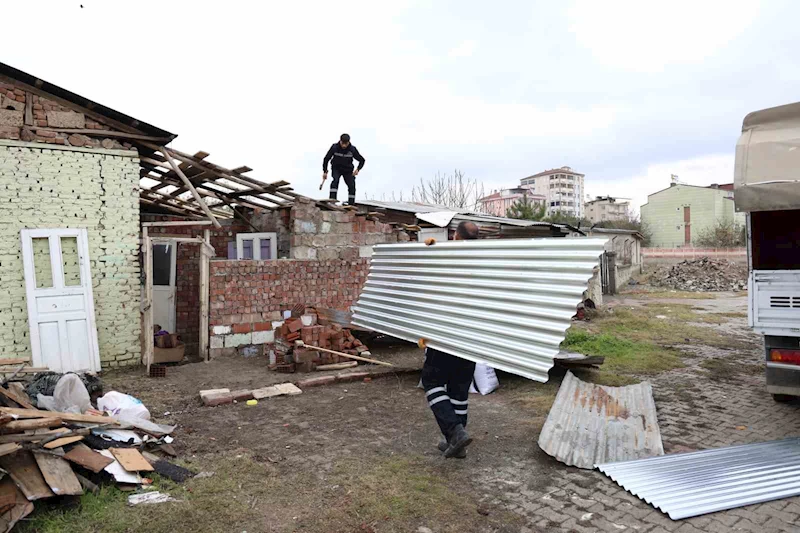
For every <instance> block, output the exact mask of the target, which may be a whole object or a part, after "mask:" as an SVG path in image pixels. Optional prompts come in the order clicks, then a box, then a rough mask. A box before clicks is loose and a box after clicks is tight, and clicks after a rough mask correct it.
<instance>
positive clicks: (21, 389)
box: [0, 381, 31, 424]
mask: <svg viewBox="0 0 800 533" xmlns="http://www.w3.org/2000/svg"><path fill="white" fill-rule="evenodd" d="M6 386H7V387H8V390H10V391H11V392H13V393H14V394H16V395H17V396H19V397H20V398H22V399H23V400H25V401H27V402H28V403H30V401H31V398H30V396H28V393H27V392H25V385H23V384H22V383H20V382H19V381H12V382H10V383H7V384H6ZM0 424H2V422H0Z"/></svg>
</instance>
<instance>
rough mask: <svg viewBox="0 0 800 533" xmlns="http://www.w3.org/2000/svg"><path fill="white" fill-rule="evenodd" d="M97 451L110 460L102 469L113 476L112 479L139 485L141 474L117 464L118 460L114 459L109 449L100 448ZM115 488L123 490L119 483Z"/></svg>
mask: <svg viewBox="0 0 800 533" xmlns="http://www.w3.org/2000/svg"><path fill="white" fill-rule="evenodd" d="M98 453H100V454H101V455H102V456H103V457H108V458H109V459H111V460H112V462H111V464H110V465H108V466H107V467H105V468H104V469H103V470H105V471H106V472H108V473H109V474H111V475H112V476H114V480H115V481H116V482H117V483H125V484H134V485H140V484H141V483H142V476H140V475H139V473H138V472H128V471H126V470H125V469H124V468H122V465H120V464H119V461H117V460H116V459H114V455H113V454H112V453H111V451H110V450H100V451H99V452H98ZM117 488H119V489H121V490H124V489H123V487H122V486H120V485H117Z"/></svg>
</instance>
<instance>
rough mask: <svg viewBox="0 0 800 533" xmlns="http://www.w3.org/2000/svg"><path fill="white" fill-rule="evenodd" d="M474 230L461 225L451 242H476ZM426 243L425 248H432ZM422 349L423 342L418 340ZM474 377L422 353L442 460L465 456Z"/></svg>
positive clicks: (433, 353) (450, 360)
mask: <svg viewBox="0 0 800 533" xmlns="http://www.w3.org/2000/svg"><path fill="white" fill-rule="evenodd" d="M478 234H479V230H478V226H477V225H476V224H475V223H474V222H466V221H464V222H462V223H461V224H459V225H458V228H457V229H456V236H455V240H457V241H460V240H468V239H477V238H478ZM435 243H436V241H435V240H434V239H428V240H427V241H425V244H427V245H428V246H431V245H433V244H435ZM420 345H421V346H424V345H425V341H424V339H420ZM473 374H475V363H474V362H472V361H467V360H466V359H461V358H460V357H456V356H455V355H450V354H449V353H444V352H441V351H439V350H435V349H433V348H426V349H425V364H424V365H423V367H422V386H423V387H424V388H425V399H426V400H427V401H428V405H429V406H430V408H431V410H432V411H433V416H434V417H436V422H437V423H438V424H439V429H441V431H442V435H444V439H443V440H441V441H440V442H439V446H438V447H439V450H440V451H442V452H444V456H445V458H450V457H457V458H459V459H463V458H465V457H466V456H467V446H469V445H470V444H471V443H472V438H471V437H470V436H469V434H468V433H467V430H466V429H465V427H466V425H467V407H468V404H469V386H470V384H471V383H472V376H473Z"/></svg>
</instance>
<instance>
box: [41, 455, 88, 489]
mask: <svg viewBox="0 0 800 533" xmlns="http://www.w3.org/2000/svg"><path fill="white" fill-rule="evenodd" d="M33 456H34V457H35V458H36V464H38V465H39V470H41V472H42V476H43V477H44V480H45V482H46V483H47V485H48V486H49V487H50V490H52V491H53V494H55V495H56V496H80V495H81V494H83V487H81V482H80V481H78V478H76V477H75V474H74V473H73V472H72V467H71V466H69V463H68V462H66V461H65V460H64V459H62V458H61V457H57V456H55V455H53V454H52V453H47V452H33Z"/></svg>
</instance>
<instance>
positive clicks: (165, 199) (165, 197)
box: [139, 189, 231, 218]
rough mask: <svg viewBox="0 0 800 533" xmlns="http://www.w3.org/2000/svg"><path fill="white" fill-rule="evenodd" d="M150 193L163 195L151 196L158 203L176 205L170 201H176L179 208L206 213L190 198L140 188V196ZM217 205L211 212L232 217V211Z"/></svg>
mask: <svg viewBox="0 0 800 533" xmlns="http://www.w3.org/2000/svg"><path fill="white" fill-rule="evenodd" d="M148 194H150V195H156V196H160V197H161V198H149V199H150V200H152V201H154V202H156V203H157V204H163V205H174V204H171V203H170V202H176V203H177V204H178V205H176V206H175V207H179V208H182V209H187V210H190V211H192V212H194V213H198V214H201V215H202V214H204V213H203V210H202V209H200V207H199V206H197V205H195V204H193V203H192V202H189V201H188V200H184V199H183V198H178V197H177V196H172V195H169V194H166V193H163V192H160V191H153V190H151V189H140V190H139V195H140V196H141V195H148ZM215 207H216V206H210V209H211V212H212V213H214V215H215V216H217V217H221V218H230V217H231V214H230V213H226V212H225V211H221V210H219V209H215Z"/></svg>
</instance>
